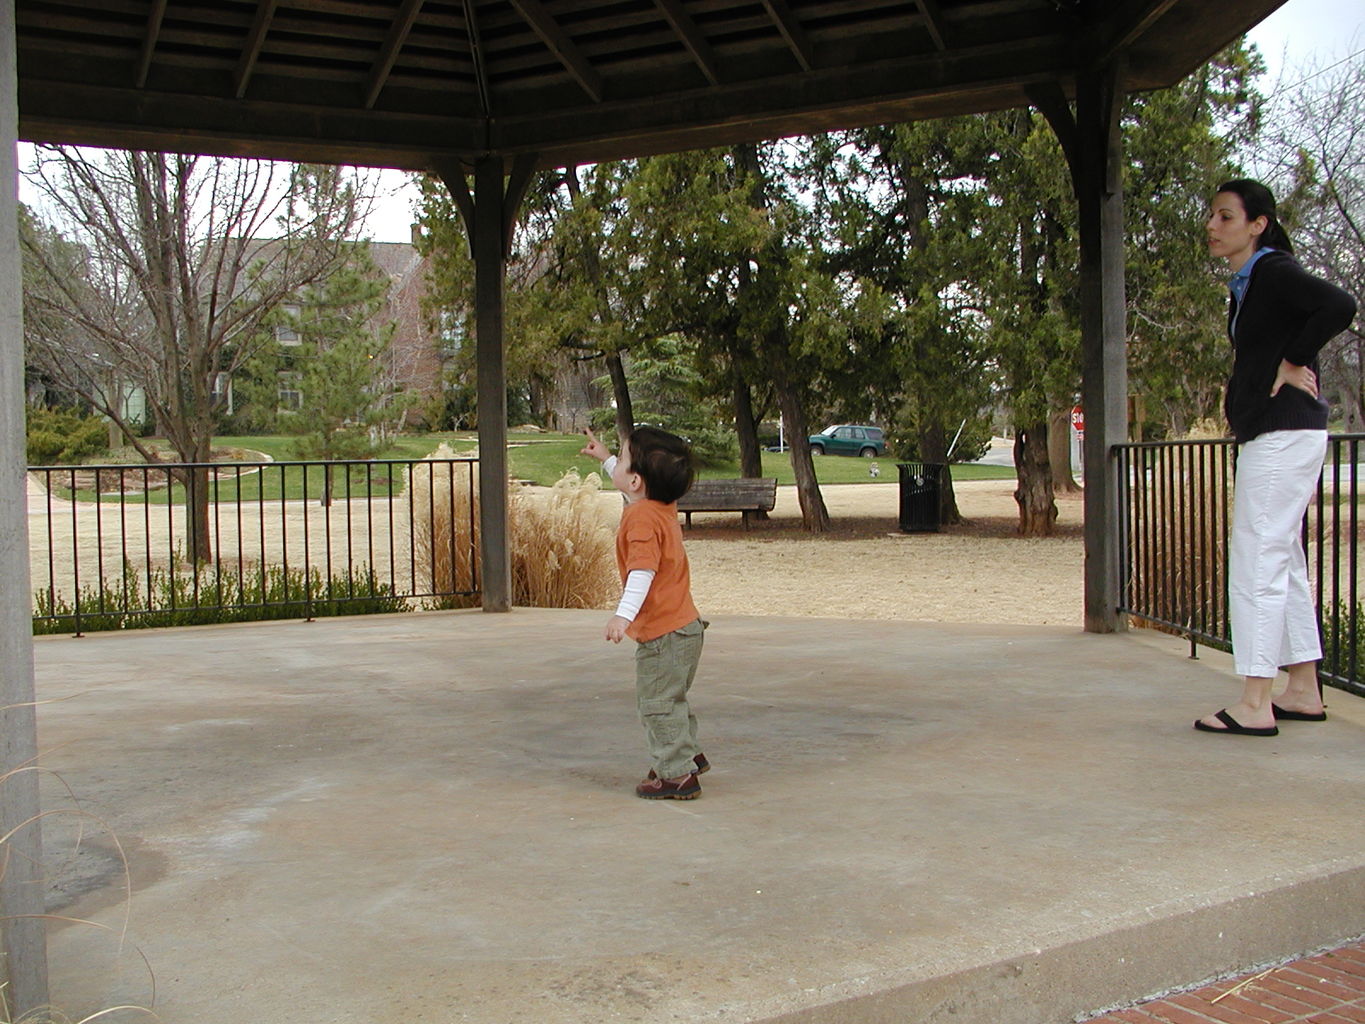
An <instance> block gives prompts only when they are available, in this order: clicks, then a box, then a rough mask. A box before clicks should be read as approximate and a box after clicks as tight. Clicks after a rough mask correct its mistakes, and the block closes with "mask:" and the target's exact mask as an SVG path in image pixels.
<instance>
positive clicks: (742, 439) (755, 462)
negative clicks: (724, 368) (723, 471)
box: [730, 369, 763, 477]
mask: <svg viewBox="0 0 1365 1024" xmlns="http://www.w3.org/2000/svg"><path fill="white" fill-rule="evenodd" d="M730 379H731V383H732V384H733V389H734V406H735V434H736V435H738V437H739V475H740V476H744V477H759V476H762V475H763V449H762V447H761V446H760V445H759V443H758V422H757V421H756V420H755V419H754V396H753V392H752V391H751V390H750V389H749V382H748V381H747V380H745V379H744V377H743V375H742V374H741V373H740V372H739V370H738V369H734V370H732V371H731V378H730Z"/></svg>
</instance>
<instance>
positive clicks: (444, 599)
mask: <svg viewBox="0 0 1365 1024" xmlns="http://www.w3.org/2000/svg"><path fill="white" fill-rule="evenodd" d="M453 456H454V453H453V452H452V451H451V450H450V449H449V448H448V447H446V446H445V445H444V444H443V445H441V447H440V448H438V449H437V450H436V451H435V452H434V453H433V454H432V459H447V458H452V457H453ZM450 470H451V467H450V466H449V465H443V464H441V463H439V462H438V463H435V464H433V465H432V466H431V467H430V468H427V467H419V468H415V469H411V470H409V475H408V482H409V488H410V492H409V493H410V494H411V495H412V499H411V508H412V539H413V546H414V548H415V549H416V551H417V556H418V565H419V571H420V572H422V573H423V574H424V582H425V583H426V584H427V586H428V589H429V590H431V591H432V592H433V593H434V594H437V595H439V596H438V597H437V598H436V600H435V602H434V604H435V606H437V607H442V608H460V607H471V606H475V605H477V604H478V603H479V598H478V596H477V595H473V594H468V593H461V591H472V590H473V589H474V586H475V581H476V580H477V579H479V578H480V575H479V569H480V567H479V552H478V548H477V544H476V543H475V539H474V535H473V531H472V530H471V529H469V524H474V523H477V521H478V499H477V496H476V495H471V493H470V484H469V475H468V474H467V473H463V472H460V471H459V467H456V472H455V474H454V476H453V477H452V475H451V472H450ZM601 483H602V480H601V477H600V476H598V475H597V474H596V473H592V474H589V475H588V476H587V477H586V478H581V477H579V475H578V473H577V471H575V470H570V471H569V472H568V473H567V474H565V476H563V477H562V478H561V479H560V480H559V481H558V482H557V483H556V484H555V485H554V486H553V487H552V488H550V489H549V490H548V491H541V490H530V489H524V488H521V487H517V488H516V489H515V490H513V491H512V492H511V493H510V494H509V496H508V503H507V520H508V522H507V528H508V547H509V549H510V555H511V561H512V603H513V604H518V605H522V606H524V607H535V608H605V607H607V606H608V605H609V603H610V602H611V601H612V600H613V598H614V597H615V596H616V594H617V592H618V589H619V586H620V580H619V578H618V576H617V574H616V556H615V540H614V532H613V529H612V523H611V518H610V516H609V515H608V514H607V513H605V512H604V511H603V505H602V499H601V491H600V489H601ZM462 527H463V528H462Z"/></svg>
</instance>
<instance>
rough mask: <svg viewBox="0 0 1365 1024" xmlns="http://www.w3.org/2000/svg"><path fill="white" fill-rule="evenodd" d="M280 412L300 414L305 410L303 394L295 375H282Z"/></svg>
mask: <svg viewBox="0 0 1365 1024" xmlns="http://www.w3.org/2000/svg"><path fill="white" fill-rule="evenodd" d="M279 395H280V412H298V411H299V410H300V409H302V408H303V392H302V391H300V390H299V382H298V379H297V378H296V377H294V376H293V375H285V374H280V388H279Z"/></svg>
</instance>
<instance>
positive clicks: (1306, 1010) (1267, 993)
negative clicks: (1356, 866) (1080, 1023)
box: [1086, 940, 1365, 1024]
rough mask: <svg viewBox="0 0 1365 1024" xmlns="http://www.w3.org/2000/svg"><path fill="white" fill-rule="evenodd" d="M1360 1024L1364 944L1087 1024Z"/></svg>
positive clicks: (1364, 1004)
mask: <svg viewBox="0 0 1365 1024" xmlns="http://www.w3.org/2000/svg"><path fill="white" fill-rule="evenodd" d="M1155 1022H1160V1024H1210V1022H1215V1024H1300V1022H1301V1024H1365V940H1362V941H1359V942H1353V943H1351V944H1350V945H1347V946H1343V947H1342V948H1341V949H1334V950H1331V951H1330V952H1327V953H1319V954H1317V955H1316V956H1310V957H1306V958H1305V959H1303V960H1294V961H1292V962H1290V963H1287V964H1283V965H1282V966H1280V967H1272V968H1271V969H1269V970H1266V971H1258V972H1255V973H1252V974H1246V975H1243V976H1241V977H1238V978H1227V979H1225V980H1223V981H1219V982H1215V983H1214V984H1212V985H1205V986H1204V987H1202V988H1197V989H1192V990H1191V991H1189V992H1179V993H1175V994H1172V995H1168V996H1162V997H1161V998H1159V999H1151V1000H1148V1001H1147V1002H1145V1003H1139V1004H1138V1005H1136V1006H1131V1007H1129V1008H1128V1009H1126V1010H1116V1011H1114V1012H1113V1013H1107V1014H1105V1015H1104V1016H1101V1017H1093V1018H1091V1019H1090V1020H1088V1021H1087V1022H1086V1024H1155Z"/></svg>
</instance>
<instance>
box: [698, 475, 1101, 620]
mask: <svg viewBox="0 0 1365 1024" xmlns="http://www.w3.org/2000/svg"><path fill="white" fill-rule="evenodd" d="M1013 489H1014V482H1013V481H1012V480H989V481H987V480H981V481H968V482H964V483H959V484H956V485H955V491H956V493H957V498H958V505H959V508H960V509H961V510H962V513H963V515H964V516H965V517H966V519H967V522H965V523H964V524H962V525H960V526H954V527H948V528H945V529H944V530H943V531H942V532H941V533H936V534H934V533H916V534H906V533H901V532H900V530H899V528H898V524H897V514H898V507H899V506H898V496H899V489H898V487H897V485H896V484H895V483H888V484H856V485H842V486H829V487H825V488H823V489H822V490H823V493H824V496H825V503H826V505H827V506H828V508H829V511H830V516H831V518H832V519H833V521H834V528H833V530H831V531H830V532H829V533H828V534H825V535H822V536H810V535H808V534H805V533H803V532H802V531H801V529H800V508H799V506H798V504H797V500H796V494H795V491H794V490H793V489H792V488H782V489H781V490H779V492H778V501H777V508H776V509H775V510H774V513H773V518H772V520H771V521H770V522H768V523H755V524H753V526H752V528H751V529H750V530H749V532H748V533H747V534H746V533H745V531H744V530H743V528H742V527H741V525H740V517H739V516H738V515H737V514H733V513H732V514H728V515H726V514H717V515H703V514H700V513H698V514H695V515H694V516H693V528H692V529H691V530H689V531H687V534H686V540H687V549H688V557H689V559H690V560H691V563H692V588H693V592H694V594H695V597H696V600H697V605H698V607H700V608H701V609H702V611H703V613H704V614H715V613H726V614H749V615H797V616H800V615H809V616H818V617H831V618H870V619H906V620H926V621H936V622H998V623H1018V624H1025V625H1027V624H1059V625H1066V624H1075V625H1077V626H1078V627H1079V625H1080V623H1081V620H1082V571H1083V565H1084V549H1083V542H1082V537H1081V499H1080V496H1079V495H1074V496H1065V497H1062V498H1060V499H1059V500H1058V508H1059V511H1060V515H1059V518H1058V523H1057V527H1058V529H1057V534H1056V535H1055V536H1053V537H1051V538H1047V539H1044V540H1025V539H1022V538H1020V537H1018V536H1016V535H1015V526H1016V523H1017V511H1016V506H1015V503H1014V498H1013V497H1012V491H1013Z"/></svg>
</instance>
